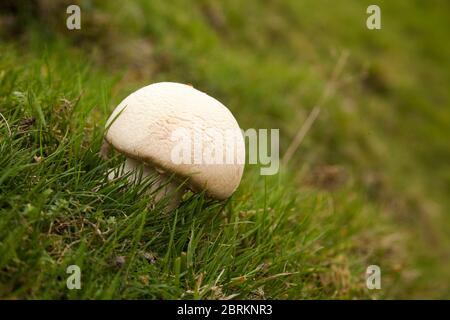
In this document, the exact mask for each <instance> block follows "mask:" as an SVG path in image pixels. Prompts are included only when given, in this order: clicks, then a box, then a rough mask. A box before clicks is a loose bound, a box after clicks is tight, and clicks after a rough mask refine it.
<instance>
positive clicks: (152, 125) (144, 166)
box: [102, 82, 245, 210]
mask: <svg viewBox="0 0 450 320" xmlns="http://www.w3.org/2000/svg"><path fill="white" fill-rule="evenodd" d="M180 133H181V135H180ZM236 133H237V134H236ZM230 136H231V139H228V138H229V137H230ZM180 139H181V140H182V141H181V142H180ZM230 141H231V142H232V143H230ZM105 142H106V143H107V144H108V147H109V146H112V147H113V148H114V149H115V150H117V151H118V152H120V153H122V154H124V155H125V156H126V159H125V163H124V165H123V170H121V171H117V170H115V171H114V172H112V173H110V175H109V177H110V178H115V177H119V176H121V175H122V174H126V173H130V174H129V178H128V179H129V181H131V182H133V183H139V181H140V177H141V175H142V177H147V176H149V175H155V177H156V180H155V182H154V183H153V184H152V186H151V187H150V188H149V192H151V193H153V194H154V199H153V200H154V202H158V201H160V200H161V199H162V198H163V197H166V198H167V199H168V200H169V203H168V206H167V209H168V210H172V209H174V208H176V207H177V206H178V204H179V202H180V200H181V198H182V196H183V193H184V192H185V188H184V185H185V186H186V187H187V188H189V189H191V190H192V191H193V192H201V191H205V193H206V195H207V196H209V197H211V198H214V199H219V200H223V199H226V198H228V197H230V196H231V195H232V194H233V192H234V191H235V190H236V188H237V187H238V186H239V183H240V181H241V177H242V174H243V171H244V160H245V144H244V138H243V135H242V132H241V130H240V128H239V125H238V123H237V121H236V119H235V118H234V117H233V115H232V114H231V112H230V111H229V110H228V109H227V108H226V107H225V106H224V105H223V104H222V103H220V102H219V101H217V100H216V99H214V98H212V97H211V96H209V95H207V94H205V93H203V92H201V91H199V90H196V89H194V88H193V87H192V86H190V85H184V84H180V83H173V82H160V83H154V84H151V85H149V86H146V87H143V88H141V89H139V90H137V91H135V92H133V93H132V94H130V95H129V96H128V97H126V98H125V99H124V100H123V101H122V102H121V103H120V104H119V105H118V106H117V107H116V109H115V110H114V111H113V113H112V114H111V116H110V117H109V119H108V121H107V123H106V134H105ZM198 146H200V148H198ZM178 151H179V152H178ZM183 151H184V152H183ZM102 152H105V148H104V147H102ZM207 155H208V157H207ZM180 157H181V158H180ZM180 159H181V160H180ZM205 159H206V160H207V161H205ZM208 159H209V160H208ZM211 159H213V161H211ZM230 160H231V161H230ZM182 181H185V182H186V183H185V184H184V185H182V183H181V182H182Z"/></svg>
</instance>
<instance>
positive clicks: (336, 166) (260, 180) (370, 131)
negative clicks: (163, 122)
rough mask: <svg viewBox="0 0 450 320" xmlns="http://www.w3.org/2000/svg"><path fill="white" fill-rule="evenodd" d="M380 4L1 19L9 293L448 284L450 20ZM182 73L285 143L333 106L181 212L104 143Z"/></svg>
mask: <svg viewBox="0 0 450 320" xmlns="http://www.w3.org/2000/svg"><path fill="white" fill-rule="evenodd" d="M19 3H20V2H19ZM436 3H438V4H440V5H441V6H447V4H446V3H445V2H443V1H437V2H436ZM368 4H369V3H367V4H366V3H364V1H363V2H358V3H356V2H350V1H349V2H346V3H345V5H342V6H340V7H338V8H329V7H328V5H326V4H325V3H324V2H322V1H304V2H301V3H300V2H298V1H283V2H280V3H276V2H268V3H267V4H264V5H263V4H260V3H257V2H251V1H248V2H247V1H246V2H242V1H228V2H227V3H226V5H225V4H222V5H219V4H213V3H211V2H208V1H199V2H198V3H196V4H195V5H193V4H192V3H191V2H188V1H176V3H175V4H173V3H172V4H169V3H168V2H165V1H161V2H158V1H139V0H136V1H131V2H130V3H129V4H127V6H123V5H122V4H119V3H115V2H108V4H106V3H105V2H100V1H98V2H96V1H85V2H82V3H81V6H82V12H83V20H82V21H83V22H82V23H83V27H82V30H81V31H76V32H69V31H67V30H65V27H64V26H65V24H64V18H65V16H62V17H61V16H60V15H58V12H60V11H61V7H62V8H63V10H62V11H61V12H62V13H64V12H65V10H64V8H65V7H64V4H60V5H55V6H53V7H52V6H50V7H48V8H47V7H45V6H44V7H39V6H37V7H36V8H37V9H36V8H34V9H30V10H35V11H31V13H33V14H31V13H30V12H28V11H27V10H28V9H29V8H28V7H21V11H20V12H21V14H19V15H17V16H15V17H14V19H15V23H16V24H17V25H20V26H21V27H20V28H18V29H17V26H16V28H15V27H11V30H9V29H7V28H6V29H5V28H4V29H2V32H1V33H0V34H1V38H0V39H2V41H1V42H0V52H1V55H0V113H1V117H0V152H1V153H0V154H1V156H0V298H3V299H15V298H28V299H37V298H39V299H67V298H68V299H75V298H82V299H91V298H99V299H108V298H115V299H116V298H128V299H135V298H149V299H161V298H162V299H178V298H187V299H206V298H208V299H218V298H221V299H225V298H243V299H284V298H286V299H324V298H334V299H339V298H360V299H365V298H418V297H420V298H448V297H449V292H450V287H449V285H448V284H449V283H450V281H449V280H450V272H449V270H450V268H449V259H450V258H449V256H448V252H449V249H450V237H449V236H448V234H449V231H450V230H449V228H448V225H449V224H448V222H449V221H450V217H449V216H448V212H449V208H450V203H449V201H448V192H449V189H450V167H449V165H448V163H449V161H448V160H449V159H450V154H449V151H448V150H450V149H449V148H448V127H449V125H450V112H449V110H448V108H447V107H448V104H449V93H448V90H447V88H446V87H447V86H446V85H445V84H448V83H449V80H450V79H449V74H450V73H449V64H448V61H447V60H448V59H447V58H448V54H449V53H450V52H449V51H450V48H449V45H448V44H447V43H446V42H445V41H441V40H442V39H445V30H447V29H448V22H447V19H446V17H445V14H444V10H437V9H435V8H434V7H433V6H432V5H431V4H428V3H427V4H423V3H419V2H403V3H401V2H397V3H395V4H394V3H391V2H384V1H381V2H380V6H381V7H382V15H383V29H382V30H380V31H369V30H367V29H366V28H365V27H364V23H365V17H366V16H365V8H366V7H367V5H368ZM118 6H120V8H119V7H118ZM19 7H20V4H19ZM0 8H1V5H0ZM2 9H3V10H5V11H4V12H6V13H8V11H6V10H7V9H4V8H2ZM44 9H45V10H50V12H53V14H45V15H44V14H39V12H41V11H42V10H44ZM119 9H120V10H119ZM51 10H54V11H51ZM0 12H1V11H0ZM36 12H38V13H37V14H36ZM6 13H4V14H3V15H0V17H1V18H2V19H3V17H4V16H5V15H6ZM8 14H9V13H8ZM2 19H0V21H3V20H2ZM342 56H347V59H346V60H345V63H344V64H343V66H342V69H341V71H340V73H339V74H338V75H336V76H335V77H334V76H333V70H334V69H335V68H336V64H337V61H338V60H339V59H340V57H342ZM330 79H331V80H332V81H331V80H330ZM167 80H170V81H178V82H183V83H193V84H194V86H195V87H197V88H199V89H200V90H203V91H206V92H208V93H210V94H211V95H213V96H215V97H217V98H218V99H219V100H221V101H222V102H224V104H225V105H227V106H229V108H230V110H231V111H232V112H233V113H234V114H235V116H236V118H237V120H238V121H239V123H240V124H241V126H242V127H243V128H250V127H253V128H279V129H280V134H281V154H284V152H285V151H286V150H287V148H288V146H289V144H290V143H291V141H292V139H293V138H294V136H295V135H296V134H297V132H298V130H299V129H300V127H301V124H302V123H303V122H304V121H305V119H306V118H307V116H308V114H309V112H310V111H311V110H312V108H313V107H314V106H315V105H317V104H321V113H320V115H319V116H318V118H317V120H316V122H315V123H314V124H313V126H312V128H311V129H310V131H309V132H308V134H307V135H306V137H305V139H304V141H303V142H302V144H301V146H300V149H299V150H298V151H297V152H296V153H295V154H294V155H293V158H292V159H291V161H290V162H289V163H288V164H287V165H283V166H282V167H281V170H280V173H279V174H278V175H276V176H271V177H263V176H260V175H259V170H258V167H257V166H249V165H248V166H247V167H246V170H245V173H244V178H243V181H242V184H241V186H240V187H239V189H238V191H237V192H236V194H235V195H233V197H232V198H230V199H229V200H227V201H225V202H217V201H212V200H209V199H206V198H205V197H204V196H203V195H202V194H200V195H194V194H187V195H186V196H185V198H184V199H183V202H182V203H181V205H180V206H179V208H177V210H175V211H174V212H173V213H171V214H166V213H164V210H162V205H163V204H160V205H157V206H153V207H149V206H148V202H149V195H147V194H145V192H144V191H145V187H146V186H148V184H150V183H152V181H151V179H150V180H148V181H146V182H145V183H144V184H143V185H140V186H130V185H128V184H127V183H126V181H125V180H126V179H118V180H116V181H112V182H111V181H108V180H107V179H106V172H107V171H108V170H109V169H110V168H111V167H113V166H117V165H119V164H120V162H121V161H122V160H123V159H121V158H120V157H119V156H116V157H114V158H113V159H111V160H109V161H105V160H102V159H101V158H100V157H99V155H98V152H99V150H100V146H101V142H102V135H103V127H104V124H105V121H106V119H107V117H108V116H109V114H110V112H111V110H112V109H113V108H114V107H115V106H116V105H117V104H118V103H119V102H120V101H121V99H123V98H124V97H125V96H126V95H127V94H128V93H130V92H132V91H133V90H136V89H137V88H139V87H141V86H143V85H145V84H148V83H151V82H157V81H167ZM330 85H331V87H330ZM328 87H329V88H331V91H330V95H329V96H328V98H327V99H326V100H325V101H322V102H321V97H322V96H323V95H324V92H325V91H326V90H327V89H326V88H328ZM71 264H77V265H78V266H80V268H81V270H82V289H81V290H68V289H67V288H66V279H67V276H68V275H67V274H66V268H67V267H68V266H69V265H71ZM371 264H377V265H379V266H380V267H381V270H382V290H379V291H378V290H368V289H367V288H366V285H365V270H366V268H367V266H369V265H371Z"/></svg>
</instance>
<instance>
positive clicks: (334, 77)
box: [282, 50, 349, 165]
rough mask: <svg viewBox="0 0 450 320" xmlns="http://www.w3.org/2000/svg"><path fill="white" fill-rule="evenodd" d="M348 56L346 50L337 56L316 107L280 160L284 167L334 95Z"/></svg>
mask: <svg viewBox="0 0 450 320" xmlns="http://www.w3.org/2000/svg"><path fill="white" fill-rule="evenodd" d="M348 56H349V53H348V51H347V50H345V51H343V52H342V53H341V55H340V56H339V59H338V61H337V62H336V65H335V66H334V69H333V72H332V73H331V77H330V79H329V80H328V82H327V84H326V85H325V89H324V90H323V92H322V95H321V96H320V99H319V101H318V102H317V104H316V106H315V107H314V108H313V109H312V110H311V112H310V113H309V115H308V117H307V118H306V121H305V122H304V123H303V125H302V126H301V127H300V129H299V130H298V132H297V134H296V135H295V137H294V139H293V140H292V142H291V144H290V145H289V147H288V149H287V150H286V153H285V154H284V156H283V159H282V163H283V164H284V165H287V164H288V163H289V161H290V160H291V158H292V156H293V155H294V153H295V152H296V151H297V150H298V148H299V147H300V145H301V143H302V142H303V140H304V139H305V137H306V135H307V133H308V132H309V130H310V129H311V127H312V125H313V124H314V122H315V121H316V119H317V117H318V116H319V114H320V111H321V109H322V107H323V105H324V104H325V103H326V102H327V101H328V99H329V98H330V96H331V95H332V94H333V93H334V90H335V88H336V83H337V81H338V78H339V76H340V74H341V72H342V70H343V69H344V66H345V63H346V62H347V59H348Z"/></svg>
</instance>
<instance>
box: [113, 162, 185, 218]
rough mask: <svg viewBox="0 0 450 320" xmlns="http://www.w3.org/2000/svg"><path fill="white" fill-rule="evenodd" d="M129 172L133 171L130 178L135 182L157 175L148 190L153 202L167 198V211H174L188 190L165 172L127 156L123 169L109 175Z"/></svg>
mask: <svg viewBox="0 0 450 320" xmlns="http://www.w3.org/2000/svg"><path fill="white" fill-rule="evenodd" d="M129 172H131V174H130V175H129V177H128V180H129V181H130V182H131V183H135V184H138V183H140V182H141V181H142V180H144V179H145V178H147V177H149V176H154V177H155V181H154V182H153V183H152V185H151V186H150V187H149V189H148V190H147V191H146V192H147V193H149V194H152V197H153V201H154V203H153V204H156V203H158V202H160V201H162V200H164V199H167V205H166V208H165V210H166V212H170V211H173V210H174V209H175V208H176V207H177V206H178V204H179V203H180V201H181V198H182V197H183V194H184V192H185V191H186V189H185V188H184V187H182V186H180V185H179V184H178V183H177V182H176V181H175V180H174V179H170V177H167V176H166V175H165V174H164V173H161V172H159V171H158V170H156V169H155V168H153V167H151V166H149V165H147V164H145V163H143V162H140V161H137V160H134V159H131V158H126V160H125V164H124V166H123V170H120V171H119V172H117V171H114V172H111V173H110V174H109V176H108V177H109V178H110V179H113V178H117V177H120V176H122V175H125V174H127V173H129Z"/></svg>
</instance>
